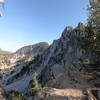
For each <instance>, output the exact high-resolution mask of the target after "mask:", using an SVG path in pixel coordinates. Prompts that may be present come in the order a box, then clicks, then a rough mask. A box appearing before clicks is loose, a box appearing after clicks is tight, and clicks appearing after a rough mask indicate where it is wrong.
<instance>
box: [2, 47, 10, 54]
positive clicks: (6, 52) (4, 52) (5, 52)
mask: <svg viewBox="0 0 100 100" xmlns="http://www.w3.org/2000/svg"><path fill="white" fill-rule="evenodd" d="M0 54H10V52H9V51H5V50H2V49H1V48H0Z"/></svg>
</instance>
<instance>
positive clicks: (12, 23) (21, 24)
mask: <svg viewBox="0 0 100 100" xmlns="http://www.w3.org/2000/svg"><path fill="white" fill-rule="evenodd" d="M87 5H88V0H6V4H5V8H6V11H5V16H3V17H0V48H2V49H4V50H7V51H12V52H14V51H16V50H17V49H18V48H20V47H22V46H25V45H31V44H35V43H38V42H44V41H45V42H48V43H49V44H51V43H52V42H53V40H55V39H58V38H59V37H60V36H61V33H62V31H63V30H64V28H65V27H66V26H73V27H75V26H76V25H77V24H78V22H83V23H86V20H87V11H86V10H85V9H86V8H87Z"/></svg>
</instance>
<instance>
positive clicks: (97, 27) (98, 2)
mask: <svg viewBox="0 0 100 100" xmlns="http://www.w3.org/2000/svg"><path fill="white" fill-rule="evenodd" d="M87 26H89V27H88V28H89V30H90V31H88V34H90V35H91V36H92V39H90V40H91V41H90V42H91V43H92V45H93V46H94V52H95V54H96V56H97V58H98V60H100V0H90V7H89V18H88V25H87ZM88 38H91V37H88Z"/></svg>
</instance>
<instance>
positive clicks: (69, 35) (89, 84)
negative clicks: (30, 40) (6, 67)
mask: <svg viewBox="0 0 100 100" xmlns="http://www.w3.org/2000/svg"><path fill="white" fill-rule="evenodd" d="M85 41H86V40H85V38H84V33H83V32H81V31H79V30H77V29H72V28H68V27H66V28H65V30H64V31H63V33H62V36H61V37H60V38H59V39H58V40H54V42H53V43H52V44H51V45H50V46H49V47H47V46H46V47H47V48H46V49H45V50H43V52H42V53H39V55H36V56H35V58H34V59H32V60H31V61H28V60H27V61H23V63H19V64H18V65H16V66H15V67H14V69H13V70H12V71H11V72H9V73H6V74H4V75H3V77H2V79H1V86H3V87H4V89H5V90H6V91H7V92H10V91H18V92H20V93H22V94H24V96H25V97H26V98H27V97H28V99H26V100H29V97H32V94H31V92H30V89H31V88H32V87H33V85H32V77H33V73H34V72H36V73H37V78H38V79H39V81H40V83H41V85H42V86H43V87H51V88H55V89H56V91H63V89H66V90H67V89H69V92H70V89H72V91H73V89H75V91H78V90H80V92H81V91H84V90H85V91H86V93H87V94H88V95H90V93H88V92H87V91H88V89H92V88H100V84H99V83H100V79H99V77H100V66H99V65H96V64H95V62H94V59H95V58H94V56H93V55H92V51H91V50H89V51H87V53H86V52H85V50H84V48H83V47H82V46H83V44H84V42H85ZM25 48H27V47H25ZM25 48H22V49H20V50H18V51H17V52H16V53H18V54H19V55H20V54H21V53H22V52H24V54H26V56H27V52H26V51H27V50H26V51H25ZM29 48H31V46H29ZM33 48H34V47H33ZM33 50H34V49H33ZM36 50H38V49H36ZM20 51H21V52H20ZM16 53H15V54H16ZM36 54H37V52H36ZM29 56H30V53H29ZM59 89H61V90H59ZM66 90H65V93H66ZM75 91H74V92H75ZM95 91H96V90H95ZM98 91H99V90H98ZM56 93H57V92H56ZM61 95H62V93H61ZM72 95H73V94H72ZM76 95H77V94H76ZM82 95H84V94H82ZM93 95H94V94H93ZM67 97H69V96H67ZM87 97H88V96H87ZM43 98H45V97H43ZM50 98H52V97H50ZM97 98H98V97H97ZM31 100H38V99H31ZM39 100H41V98H40V99H39ZM43 100H45V99H43ZM46 100H47V99H46ZM50 100H53V99H50ZM55 100H64V99H57V98H56V99H55ZM68 100H74V99H71V98H70V99H68ZM75 100H81V99H75ZM82 100H85V99H82ZM87 100H88V99H87ZM89 100H92V99H89ZM97 100H98V99H97Z"/></svg>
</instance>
